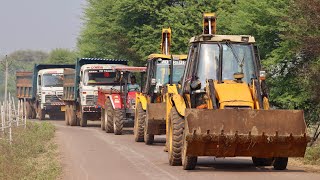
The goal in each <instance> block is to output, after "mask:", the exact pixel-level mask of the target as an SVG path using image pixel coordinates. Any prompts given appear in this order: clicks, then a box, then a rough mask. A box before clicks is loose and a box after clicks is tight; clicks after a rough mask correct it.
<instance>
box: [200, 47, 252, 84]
mask: <svg viewBox="0 0 320 180" xmlns="http://www.w3.org/2000/svg"><path fill="white" fill-rule="evenodd" d="M221 48H222V50H223V57H222V81H224V80H234V77H233V74H234V73H237V72H243V73H244V79H243V80H244V81H245V82H247V83H250V82H251V78H254V77H255V73H254V72H255V71H254V64H253V54H252V50H251V46H250V45H248V44H228V45H227V44H221ZM219 57H220V48H219V45H218V44H202V45H201V47H200V54H199V63H198V68H197V78H198V79H199V80H200V82H201V85H202V87H201V88H202V89H203V88H204V87H205V84H206V80H207V79H213V80H217V79H218V68H219Z"/></svg>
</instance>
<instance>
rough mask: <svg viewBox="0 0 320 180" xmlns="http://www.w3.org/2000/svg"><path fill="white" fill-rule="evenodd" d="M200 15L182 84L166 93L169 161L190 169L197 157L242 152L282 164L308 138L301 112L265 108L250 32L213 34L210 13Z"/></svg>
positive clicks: (277, 166)
mask: <svg viewBox="0 0 320 180" xmlns="http://www.w3.org/2000/svg"><path fill="white" fill-rule="evenodd" d="M203 19H204V20H203V21H204V22H203V32H204V33H203V34H202V35H198V36H195V37H192V38H191V39H190V46H189V47H190V49H189V55H188V60H187V65H186V69H185V73H184V75H183V78H182V81H181V82H182V84H181V88H180V89H179V93H178V94H175V95H173V96H172V98H171V102H172V103H171V104H172V108H171V110H170V115H169V118H168V120H167V121H168V132H169V136H168V138H167V141H168V145H169V147H168V151H169V156H168V157H169V164H170V165H173V166H175V165H183V169H185V170H191V169H194V168H195V166H196V164H197V158H198V156H215V157H235V156H243V157H252V160H253V163H254V165H256V166H273V167H274V169H276V170H283V169H286V167H287V163H288V157H303V156H304V154H305V150H306V146H307V142H308V141H309V139H310V138H309V136H308V135H307V129H306V124H305V121H304V116H303V111H302V110H280V109H270V105H269V100H268V92H267V87H266V83H265V78H266V73H265V71H263V70H262V68H261V65H260V58H259V53H258V49H257V46H256V45H255V38H254V37H253V36H250V35H217V34H216V17H215V15H214V14H211V13H209V14H207V13H205V14H204V18H203Z"/></svg>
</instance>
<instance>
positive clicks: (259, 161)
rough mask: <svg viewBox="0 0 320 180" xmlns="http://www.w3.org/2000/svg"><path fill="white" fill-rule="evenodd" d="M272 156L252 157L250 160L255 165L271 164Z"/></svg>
mask: <svg viewBox="0 0 320 180" xmlns="http://www.w3.org/2000/svg"><path fill="white" fill-rule="evenodd" d="M273 160H274V158H257V157H252V162H253V164H254V165H255V166H257V167H259V166H271V165H272V163H273Z"/></svg>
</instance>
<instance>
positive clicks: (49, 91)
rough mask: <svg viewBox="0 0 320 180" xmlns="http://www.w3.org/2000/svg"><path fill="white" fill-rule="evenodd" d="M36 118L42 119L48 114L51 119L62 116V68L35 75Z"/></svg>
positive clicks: (40, 71) (43, 71)
mask: <svg viewBox="0 0 320 180" xmlns="http://www.w3.org/2000/svg"><path fill="white" fill-rule="evenodd" d="M37 76H38V77H37V99H38V103H39V104H38V116H39V118H41V119H44V116H45V115H46V114H48V115H49V116H50V118H51V119H55V118H57V116H59V115H60V114H61V115H62V111H63V106H64V102H63V101H62V99H61V98H62V95H63V68H56V69H42V70H39V72H38V75H37Z"/></svg>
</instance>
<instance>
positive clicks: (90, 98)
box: [86, 95, 98, 105]
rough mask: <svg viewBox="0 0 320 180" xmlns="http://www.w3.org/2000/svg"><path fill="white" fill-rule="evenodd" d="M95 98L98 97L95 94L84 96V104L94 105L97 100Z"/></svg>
mask: <svg viewBox="0 0 320 180" xmlns="http://www.w3.org/2000/svg"><path fill="white" fill-rule="evenodd" d="M97 98H98V96H95V95H87V96H86V104H87V105H95V103H96V102H97Z"/></svg>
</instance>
